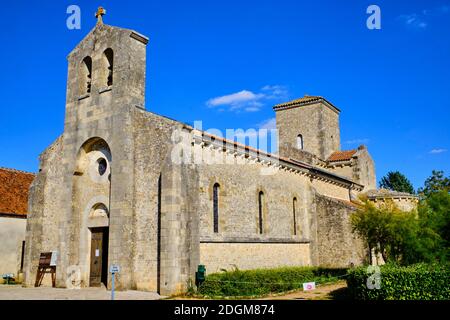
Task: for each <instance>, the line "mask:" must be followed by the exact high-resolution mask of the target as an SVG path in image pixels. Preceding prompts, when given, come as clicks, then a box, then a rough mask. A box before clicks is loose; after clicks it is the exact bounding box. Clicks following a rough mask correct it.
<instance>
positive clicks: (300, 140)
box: [297, 134, 303, 150]
mask: <svg viewBox="0 0 450 320" xmlns="http://www.w3.org/2000/svg"><path fill="white" fill-rule="evenodd" d="M297 149H299V150H303V136H302V135H301V134H299V135H298V136H297Z"/></svg>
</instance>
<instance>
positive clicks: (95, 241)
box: [89, 228, 104, 287]
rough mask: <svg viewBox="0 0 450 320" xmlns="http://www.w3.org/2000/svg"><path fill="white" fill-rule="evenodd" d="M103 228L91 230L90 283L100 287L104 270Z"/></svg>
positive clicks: (92, 285)
mask: <svg viewBox="0 0 450 320" xmlns="http://www.w3.org/2000/svg"><path fill="white" fill-rule="evenodd" d="M103 232H104V230H103V229H100V228H99V229H92V230H91V272H90V279H89V285H90V286H91V287H100V284H101V282H102V270H103V268H102V267H103V266H102V264H103Z"/></svg>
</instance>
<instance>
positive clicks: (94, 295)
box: [0, 285, 161, 300]
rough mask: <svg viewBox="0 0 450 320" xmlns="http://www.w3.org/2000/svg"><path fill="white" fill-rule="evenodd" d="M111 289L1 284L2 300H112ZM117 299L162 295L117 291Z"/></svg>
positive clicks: (146, 298)
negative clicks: (25, 286) (74, 288)
mask: <svg viewBox="0 0 450 320" xmlns="http://www.w3.org/2000/svg"><path fill="white" fill-rule="evenodd" d="M110 299H111V291H107V290H106V289H105V288H83V289H79V290H70V289H59V288H45V287H41V288H22V287H21V286H19V285H12V286H8V285H0V300H110ZM115 299H116V300H157V299H161V296H160V295H159V294H157V293H154V292H144V291H135V290H129V291H117V292H116V294H115Z"/></svg>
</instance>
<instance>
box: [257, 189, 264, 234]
mask: <svg viewBox="0 0 450 320" xmlns="http://www.w3.org/2000/svg"><path fill="white" fill-rule="evenodd" d="M263 206H264V192H262V191H260V192H259V194H258V227H259V234H263V209H264V208H263Z"/></svg>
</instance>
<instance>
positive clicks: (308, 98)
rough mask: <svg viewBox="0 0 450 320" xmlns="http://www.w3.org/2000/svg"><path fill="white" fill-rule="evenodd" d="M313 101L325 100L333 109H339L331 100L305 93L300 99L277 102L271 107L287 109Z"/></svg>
mask: <svg viewBox="0 0 450 320" xmlns="http://www.w3.org/2000/svg"><path fill="white" fill-rule="evenodd" d="M315 102H325V103H326V104H328V105H330V106H332V107H333V108H334V109H336V110H337V111H339V109H338V108H337V107H336V106H334V105H333V104H332V103H331V102H329V101H328V100H327V99H325V98H323V97H320V96H308V95H305V96H304V97H303V98H300V99H295V100H292V101H288V102H284V103H280V104H277V105H276V106H274V107H273V109H274V110H280V109H287V108H290V107H298V106H302V105H307V104H311V103H315Z"/></svg>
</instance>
